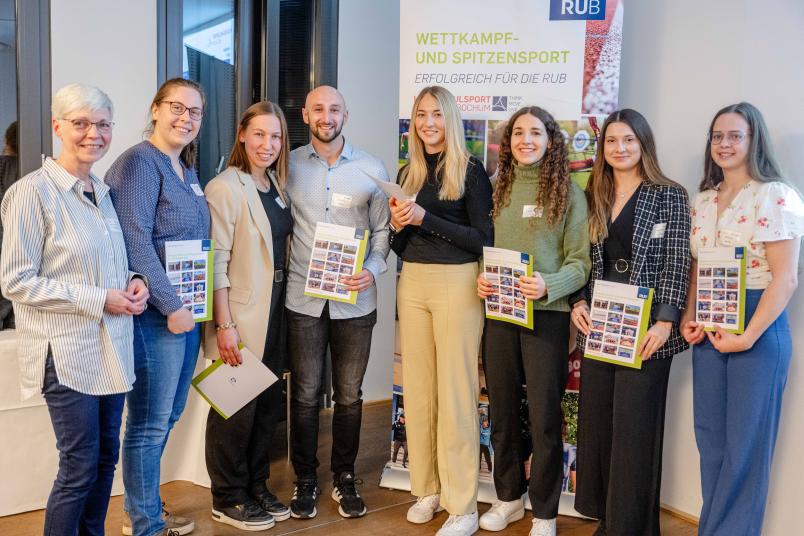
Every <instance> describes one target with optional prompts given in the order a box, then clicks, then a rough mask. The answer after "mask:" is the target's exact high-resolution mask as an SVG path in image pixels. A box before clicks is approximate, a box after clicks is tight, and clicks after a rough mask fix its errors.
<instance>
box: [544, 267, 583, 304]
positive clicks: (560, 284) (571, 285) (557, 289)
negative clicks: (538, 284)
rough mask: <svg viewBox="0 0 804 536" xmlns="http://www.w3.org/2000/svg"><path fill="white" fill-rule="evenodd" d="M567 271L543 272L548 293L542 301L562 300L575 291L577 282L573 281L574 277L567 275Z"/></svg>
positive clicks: (547, 302)
mask: <svg viewBox="0 0 804 536" xmlns="http://www.w3.org/2000/svg"><path fill="white" fill-rule="evenodd" d="M567 275H568V274H567V273H561V272H556V273H554V274H542V279H544V286H545V287H546V288H547V295H546V296H545V298H542V300H539V301H540V302H541V303H544V304H549V303H552V302H554V301H556V300H560V299H561V298H564V297H566V296H568V295H569V294H570V293H572V292H575V290H576V285H577V284H576V283H575V282H574V281H573V279H575V278H574V277H567Z"/></svg>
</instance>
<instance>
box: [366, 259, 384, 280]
mask: <svg viewBox="0 0 804 536" xmlns="http://www.w3.org/2000/svg"><path fill="white" fill-rule="evenodd" d="M363 268H365V269H366V270H368V271H369V272H371V275H373V276H374V283H375V284H376V282H377V280H378V278H379V277H380V274H383V273H385V271H386V270H387V269H388V265H387V264H386V263H385V261H382V260H379V259H377V258H373V257H369V258H368V259H366V261H365V262H364V263H363Z"/></svg>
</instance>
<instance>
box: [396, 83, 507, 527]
mask: <svg viewBox="0 0 804 536" xmlns="http://www.w3.org/2000/svg"><path fill="white" fill-rule="evenodd" d="M411 123H412V124H411V127H412V128H411V129H410V162H409V163H408V165H406V166H405V167H404V168H402V170H401V171H400V173H399V183H400V184H401V185H402V187H403V189H404V190H405V192H406V193H407V194H408V195H410V196H413V195H414V194H415V195H416V201H415V202H413V201H404V200H399V199H391V200H390V201H389V204H390V207H391V225H392V226H393V231H394V232H393V233H392V236H391V248H392V249H393V250H394V251H395V252H396V254H397V255H399V256H400V258H401V259H402V261H403V267H402V275H401V277H400V280H399V287H398V293H397V308H398V311H399V326H400V333H401V346H402V367H403V376H404V378H406V380H405V384H404V389H405V418H406V420H407V422H406V427H407V440H408V446H409V447H410V480H411V492H412V493H413V495H416V496H417V497H418V500H417V501H416V504H415V505H413V506H412V507H411V508H410V509H409V510H408V514H407V519H408V521H410V522H412V523H427V522H428V521H430V520H431V519H432V518H433V515H434V514H435V513H436V512H437V511H438V510H441V509H442V508H443V509H446V510H447V512H448V513H449V514H450V515H449V518H448V519H447V521H446V523H444V526H443V527H442V528H441V529H440V530H439V531H438V533H437V534H438V535H439V536H466V535H470V534H474V533H475V532H476V531H477V530H478V520H477V519H478V518H477V483H478V481H477V479H478V462H477V460H478V457H479V455H480V447H479V442H478V437H479V430H478V419H477V403H478V361H477V357H478V350H479V347H480V337H481V334H482V331H483V307H482V302H481V301H480V299H479V298H478V297H477V296H476V295H475V279H476V278H477V274H478V259H479V258H480V256H481V255H482V253H483V246H488V245H491V243H492V239H493V236H492V224H491V218H490V213H491V184H490V182H489V179H488V176H487V175H486V172H485V170H484V168H483V164H481V163H480V162H479V161H478V160H476V159H474V158H471V157H470V156H469V154H468V153H467V151H466V149H465V147H464V131H463V123H462V122H461V117H460V112H459V111H458V107H457V106H456V104H455V97H453V96H452V94H450V93H449V91H447V90H446V89H444V88H442V87H438V86H434V87H428V88H425V89H423V90H422V91H421V93H420V94H419V96H418V97H417V98H416V101H415V102H414V104H413V113H412V120H411Z"/></svg>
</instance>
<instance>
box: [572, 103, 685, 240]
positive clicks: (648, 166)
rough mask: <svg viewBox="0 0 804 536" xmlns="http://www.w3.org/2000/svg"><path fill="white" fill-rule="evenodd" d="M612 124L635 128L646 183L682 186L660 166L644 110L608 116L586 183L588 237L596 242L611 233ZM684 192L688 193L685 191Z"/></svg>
mask: <svg viewBox="0 0 804 536" xmlns="http://www.w3.org/2000/svg"><path fill="white" fill-rule="evenodd" d="M612 123H624V124H626V125H628V126H629V127H630V128H631V130H633V131H634V134H635V135H636V138H637V141H639V146H640V148H641V149H642V158H640V159H639V169H638V173H639V176H640V177H641V178H642V181H643V182H647V183H649V184H663V185H673V186H678V187H679V188H682V187H681V185H679V184H678V183H677V182H675V181H673V180H671V179H669V178H667V176H666V175H665V174H664V173H663V172H662V169H661V168H660V167H659V159H658V157H657V156H656V142H655V140H654V138H653V131H652V130H651V129H650V125H649V124H648V121H647V119H645V117H644V116H643V115H642V114H641V113H639V112H637V111H636V110H632V109H630V108H624V109H622V110H617V111H616V112H613V113H612V114H611V115H610V116H608V117H607V118H606V122H605V123H603V128H601V129H600V136H599V138H598V140H597V154H596V155H595V164H594V165H593V166H592V175H591V176H590V177H589V184H587V186H586V198H587V199H588V201H589V240H590V241H591V242H592V243H593V244H595V243H598V242H602V241H603V240H605V239H606V237H607V236H608V235H609V220H610V219H611V209H612V207H613V206H614V201H615V199H614V198H615V195H614V171H613V170H612V168H611V166H610V165H609V163H608V162H606V156H605V153H604V149H605V145H606V130H607V129H608V128H609V125H611V124H612ZM682 190H683V188H682ZM684 192H685V193H686V190H684Z"/></svg>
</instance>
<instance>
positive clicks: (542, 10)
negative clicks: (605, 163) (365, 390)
mask: <svg viewBox="0 0 804 536" xmlns="http://www.w3.org/2000/svg"><path fill="white" fill-rule="evenodd" d="M565 3H566V2H565ZM553 4H556V5H555V6H553ZM464 7H465V9H463V10H462V13H465V15H464V16H461V15H460V14H456V13H455V12H454V11H453V10H450V11H449V12H447V11H446V10H447V9H448V7H447V6H444V5H441V4H439V3H431V2H428V1H427V0H407V1H406V2H404V3H403V4H401V5H400V101H399V117H400V119H399V131H398V158H399V166H400V167H401V166H403V165H404V164H405V163H406V162H407V160H408V133H409V130H410V128H411V120H410V109H411V104H412V103H413V101H414V99H415V96H416V95H417V94H418V92H419V91H420V90H421V89H422V88H423V87H426V86H432V85H441V86H444V87H446V88H447V89H448V90H449V91H450V92H452V93H453V95H455V97H456V101H457V103H458V107H459V109H460V110H461V114H462V118H463V125H464V130H465V138H466V148H467V150H468V152H469V153H470V154H471V155H472V156H474V157H476V158H477V159H479V160H480V161H481V162H483V164H484V165H485V168H486V171H487V173H488V174H489V176H490V177H492V180H493V175H494V173H495V171H496V169H497V164H498V159H499V152H500V143H501V141H502V136H503V132H504V130H505V126H506V121H507V120H508V118H509V117H510V116H511V115H512V114H513V113H514V112H515V111H516V110H518V109H519V108H521V107H523V106H530V105H535V106H540V107H542V108H544V109H546V110H548V111H549V112H550V113H552V114H553V116H554V117H556V119H557V120H558V121H559V124H560V125H561V129H562V133H563V134H564V139H565V141H566V143H567V148H568V153H569V161H570V172H571V175H572V178H573V180H574V181H575V182H576V183H577V184H578V185H579V186H580V187H582V188H585V187H586V184H587V181H588V178H589V175H590V173H591V169H592V165H593V163H594V155H595V151H596V147H597V146H596V136H597V133H598V131H599V126H600V125H602V124H603V121H604V120H605V117H606V115H607V114H609V113H611V112H612V111H614V110H615V109H617V99H618V93H619V77H620V56H621V45H622V25H623V11H624V6H623V1H622V0H607V1H601V2H600V12H598V13H589V14H588V16H586V17H582V16H577V17H569V16H563V15H562V14H561V13H560V10H561V2H557V1H545V2H531V1H529V0H528V1H526V0H501V2H498V4H497V5H496V8H495V9H494V10H489V9H488V6H487V4H486V3H485V2H482V0H467V1H466V2H465V5H464ZM478 12H482V13H484V14H485V15H484V17H482V18H478V17H476V16H475V14H476V13H478ZM512 12H516V13H520V14H521V16H518V17H516V18H515V19H514V18H512V17H510V13H512ZM400 266H401V262H400V263H399V266H398V269H399V267H400ZM397 276H398V274H397ZM574 335H575V334H574V331H573V333H572V337H571V340H570V341H568V349H569V355H568V364H567V366H568V368H569V371H570V375H569V379H568V382H567V388H566V394H565V396H564V400H563V403H562V408H563V413H564V426H563V430H562V433H563V436H564V483H563V490H562V491H564V492H567V493H573V492H574V490H575V450H576V444H577V443H576V441H577V418H578V388H579V383H580V373H581V371H580V369H581V356H582V351H581V350H579V349H577V348H576V347H575V337H574ZM478 363H479V364H478V366H479V368H480V382H481V384H480V386H479V389H480V394H481V397H480V404H479V407H478V419H479V423H480V437H479V442H480V446H481V448H480V459H479V460H478V464H479V467H480V490H479V500H481V501H484V502H492V501H493V500H494V499H495V497H496V495H495V493H494V488H493V482H492V476H491V475H492V473H491V471H492V469H493V465H494V457H493V450H492V447H491V441H490V436H491V429H492V428H493V426H494V423H493V422H492V421H491V419H490V418H489V405H488V398H487V397H486V395H485V388H484V379H483V371H482V366H481V365H480V361H478ZM521 416H522V433H523V441H526V442H529V441H530V438H529V432H528V423H527V400H526V397H525V391H524V386H523V394H522V410H521ZM391 424H392V431H391V459H390V461H389V462H388V464H387V466H386V470H385V471H384V472H383V476H382V479H381V485H383V486H385V487H389V488H395V489H410V483H409V477H408V473H407V467H408V466H409V456H408V452H407V443H406V433H405V418H404V386H403V379H402V362H401V355H400V353H399V341H398V337H397V344H396V349H395V355H394V387H393V415H392V423H391ZM523 464H525V470H526V474H528V475H529V471H528V469H529V460H523ZM570 499H571V498H570ZM571 504H572V501H571V500H569V501H564V500H562V505H561V507H560V513H562V514H569V515H577V514H575V512H574V509H572V507H571Z"/></svg>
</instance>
